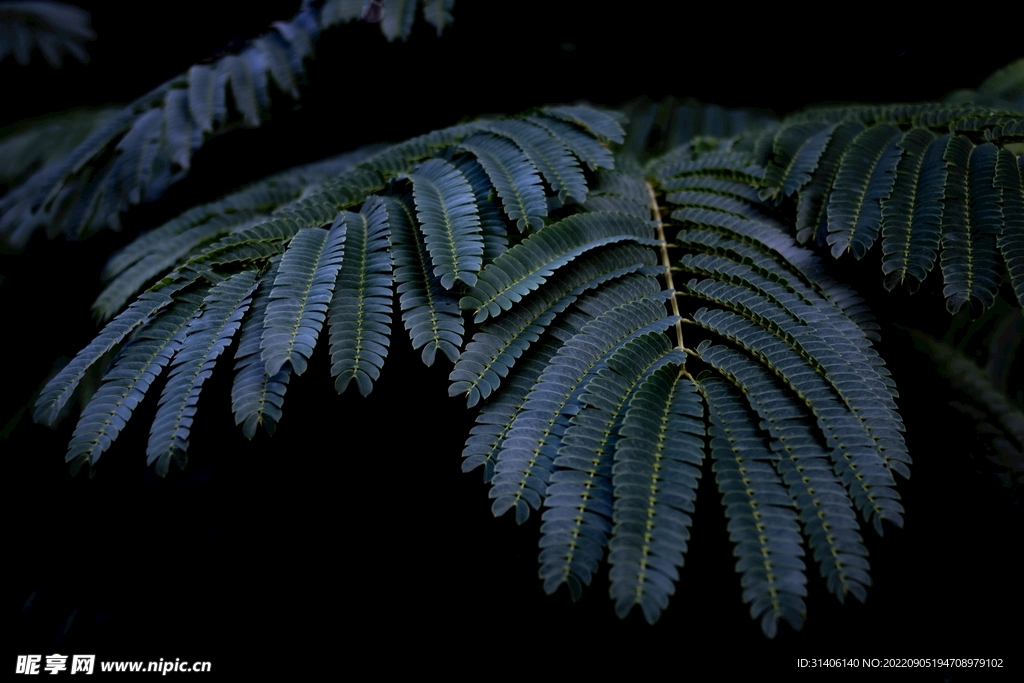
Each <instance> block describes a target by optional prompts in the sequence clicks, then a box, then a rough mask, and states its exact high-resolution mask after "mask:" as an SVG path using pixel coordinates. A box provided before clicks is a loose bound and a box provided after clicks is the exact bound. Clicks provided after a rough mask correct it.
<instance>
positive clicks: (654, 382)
mask: <svg viewBox="0 0 1024 683" xmlns="http://www.w3.org/2000/svg"><path fill="white" fill-rule="evenodd" d="M703 415H704V408H703V405H702V401H701V399H700V395H699V394H698V393H697V390H696V387H695V386H694V384H693V382H692V381H691V380H690V379H689V378H688V377H685V376H681V373H680V372H679V368H678V366H677V364H675V363H672V362H668V363H665V364H664V365H662V366H661V367H659V368H658V369H657V370H655V371H653V372H651V373H649V374H648V375H647V376H646V377H645V378H644V379H643V381H642V382H641V383H640V385H639V386H638V387H637V388H636V390H635V391H634V392H633V394H632V396H631V397H630V399H629V406H628V409H627V411H626V414H625V418H624V419H623V421H622V427H621V428H620V430H619V440H618V442H617V444H616V446H615V464H614V465H613V466H612V483H613V485H614V497H615V503H614V508H615V510H614V513H613V519H614V523H615V525H614V527H613V528H612V537H611V540H610V541H609V551H610V552H609V555H608V563H609V564H610V565H611V569H610V570H609V578H610V579H611V588H610V593H611V597H612V599H613V600H614V601H615V611H616V613H617V614H618V615H619V617H622V618H625V616H626V615H627V614H628V613H629V612H630V610H632V608H633V606H634V605H640V609H641V610H642V611H643V614H644V617H645V618H646V619H647V621H648V622H649V623H652V624H653V623H654V622H655V621H657V619H658V617H659V616H660V615H661V612H662V611H663V610H664V609H665V608H666V607H667V606H668V599H669V596H671V595H672V594H673V593H674V592H675V586H674V585H673V584H674V582H675V581H676V580H677V579H678V569H679V568H680V567H682V565H683V555H684V554H685V553H686V548H687V542H688V540H689V527H690V524H691V521H692V520H691V518H690V516H689V513H692V512H693V511H694V505H693V503H694V499H695V497H696V489H697V481H698V479H700V476H701V474H700V467H701V465H702V464H703V462H704V443H703V439H702V438H701V437H702V436H703V435H704V432H705V430H704V425H703V422H702V420H701V418H702V417H703Z"/></svg>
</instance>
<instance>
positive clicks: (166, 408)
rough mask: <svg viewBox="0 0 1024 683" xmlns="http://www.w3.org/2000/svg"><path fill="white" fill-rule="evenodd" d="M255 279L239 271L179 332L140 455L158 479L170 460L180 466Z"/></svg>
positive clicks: (217, 288) (212, 292) (218, 286)
mask: <svg viewBox="0 0 1024 683" xmlns="http://www.w3.org/2000/svg"><path fill="white" fill-rule="evenodd" d="M255 278H256V273H255V271H242V272H240V273H237V274H235V275H232V276H231V277H230V278H228V279H226V280H222V281H221V282H219V283H217V284H216V285H214V286H213V287H212V288H211V289H210V291H209V293H208V294H207V295H206V297H205V299H204V302H203V312H202V313H201V314H200V315H199V316H198V317H196V318H193V319H192V320H191V322H190V323H189V325H188V329H187V330H186V331H185V335H184V339H182V341H181V346H180V348H179V349H178V351H177V353H176V354H175V356H174V361H173V365H172V367H171V373H170V376H169V378H168V380H167V384H166V385H164V390H163V393H162V394H161V395H160V407H159V408H158V409H157V412H156V417H155V418H154V419H153V425H152V427H151V429H150V432H149V445H148V447H147V449H146V464H149V465H152V464H154V463H156V471H157V473H158V474H160V475H161V476H163V475H165V474H167V471H168V469H169V468H170V463H171V461H172V460H174V462H176V463H177V464H178V465H179V466H184V464H185V452H186V451H187V450H188V436H189V433H190V431H191V427H192V420H193V417H194V415H195V413H196V403H197V402H198V401H199V392H200V391H201V390H202V387H203V383H204V382H205V381H206V379H207V378H208V377H209V376H210V375H211V374H212V372H213V366H214V364H215V363H216V360H217V358H218V357H219V356H220V354H221V353H223V352H224V349H226V348H227V347H228V345H230V343H231V338H232V337H233V336H234V333H235V332H236V331H237V330H238V327H239V325H240V324H241V320H242V316H243V315H244V314H245V312H246V310H247V309H248V308H249V300H250V297H251V295H252V292H253V290H254V289H255V286H256V285H255Z"/></svg>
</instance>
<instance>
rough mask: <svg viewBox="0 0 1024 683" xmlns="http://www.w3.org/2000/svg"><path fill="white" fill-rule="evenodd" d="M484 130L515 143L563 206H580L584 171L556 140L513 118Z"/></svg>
mask: <svg viewBox="0 0 1024 683" xmlns="http://www.w3.org/2000/svg"><path fill="white" fill-rule="evenodd" d="M485 127H486V129H487V130H488V131H490V132H492V133H494V134H496V135H500V136H503V137H506V138H508V139H509V140H511V141H512V142H514V143H516V145H518V146H519V149H521V150H523V154H525V155H526V157H527V158H528V159H529V160H530V163H531V164H533V166H534V167H535V168H536V169H537V170H538V171H540V173H541V175H542V176H544V180H546V181H547V183H548V185H550V186H551V189H552V190H554V191H555V193H556V194H557V195H558V198H559V199H560V200H561V201H562V202H563V203H564V202H565V201H566V200H568V199H572V200H574V201H576V202H579V203H581V204H582V203H583V202H585V201H586V200H587V183H586V180H585V179H584V178H583V171H582V170H581V169H580V167H579V165H578V164H577V163H576V159H575V158H574V157H573V155H572V153H571V152H570V151H569V149H568V148H567V147H566V146H565V144H563V143H562V141H561V140H559V139H558V138H557V137H555V136H553V135H552V134H551V133H549V132H548V131H547V130H545V129H544V128H541V127H540V126H537V125H534V124H532V123H529V122H527V121H519V120H515V119H507V120H503V121H495V122H494V123H491V124H489V125H486V126H485Z"/></svg>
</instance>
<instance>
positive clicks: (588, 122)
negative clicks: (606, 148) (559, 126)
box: [544, 105, 626, 143]
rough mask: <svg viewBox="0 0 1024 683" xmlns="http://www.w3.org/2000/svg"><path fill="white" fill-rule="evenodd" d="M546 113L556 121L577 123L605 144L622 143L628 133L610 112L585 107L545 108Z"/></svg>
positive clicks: (563, 106) (562, 106)
mask: <svg viewBox="0 0 1024 683" xmlns="http://www.w3.org/2000/svg"><path fill="white" fill-rule="evenodd" d="M544 113H545V114H547V115H549V116H553V117H555V118H556V119H562V120H563V121H568V122H569V123H575V124H577V125H579V126H581V127H582V128H584V129H586V130H588V131H590V133H591V134H592V135H595V136H596V137H598V138H600V139H601V140H603V141H604V142H620V143H621V142H622V141H623V140H624V139H625V135H626V131H624V130H623V129H622V124H620V123H619V122H618V121H617V120H616V118H615V116H613V115H612V114H610V113H608V112H603V111H600V110H598V109H593V108H591V107H584V106H578V105H577V106H565V105H561V106H557V107H544Z"/></svg>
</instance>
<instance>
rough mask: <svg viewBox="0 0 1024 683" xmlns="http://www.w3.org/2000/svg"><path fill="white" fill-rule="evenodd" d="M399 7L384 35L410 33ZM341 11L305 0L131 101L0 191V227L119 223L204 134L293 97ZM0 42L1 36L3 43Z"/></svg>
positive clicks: (177, 171) (185, 162) (79, 231)
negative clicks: (254, 34)
mask: <svg viewBox="0 0 1024 683" xmlns="http://www.w3.org/2000/svg"><path fill="white" fill-rule="evenodd" d="M394 1H395V2H396V3H398V0H394ZM8 4H10V3H8ZM35 4H39V5H43V6H47V5H46V4H45V3H35ZM404 4H405V5H406V9H402V8H398V10H399V11H398V12H397V13H396V12H390V11H389V12H386V13H385V16H386V17H388V18H387V20H386V21H384V22H382V29H383V30H384V32H385V34H386V35H387V37H388V38H389V39H392V38H394V37H396V36H398V35H401V37H402V38H403V39H404V38H405V37H406V36H407V35H408V27H409V21H408V19H409V18H410V17H411V14H410V13H411V12H412V11H413V10H414V9H415V2H414V0H409V2H407V3H404ZM424 9H425V13H427V12H426V7H425V8H424ZM449 9H450V8H449ZM432 11H433V13H432V14H429V13H428V14H429V16H430V17H433V18H434V20H436V21H450V15H448V14H446V11H447V10H445V9H444V8H443V7H441V8H440V9H438V8H435V9H434V10H432ZM339 12H341V8H339V7H338V6H337V0H333V1H332V2H328V3H325V4H324V5H323V6H320V7H315V6H314V4H313V3H310V2H304V3H303V7H302V9H301V10H300V11H299V13H298V14H297V15H296V16H294V17H293V18H292V19H291V20H290V21H287V22H276V23H275V24H274V25H273V27H272V29H271V30H270V32H268V33H267V34H266V35H264V36H261V37H259V38H256V39H255V40H253V41H252V43H251V44H250V45H248V46H247V47H245V48H244V49H242V50H241V51H240V52H238V53H237V54H231V55H226V56H224V57H222V58H220V59H219V60H217V61H216V62H213V63H211V64H196V65H193V66H192V67H190V68H189V69H188V71H186V72H185V73H183V74H181V75H180V76H178V77H176V78H173V79H171V80H170V81H168V82H166V83H164V84H163V85H161V86H159V87H157V88H155V89H154V90H152V91H151V92H149V93H147V94H146V95H144V96H142V97H141V98H139V99H138V100H136V101H135V102H133V103H131V104H130V105H128V106H127V107H125V108H124V109H123V110H122V111H121V112H120V113H119V114H117V115H115V116H113V117H111V118H110V119H109V122H108V123H107V124H106V125H104V126H102V127H100V128H97V129H96V130H94V132H93V133H92V134H90V135H89V137H87V138H86V139H85V140H84V141H82V142H81V144H79V145H78V146H77V147H76V148H75V149H74V150H73V151H71V152H70V153H69V154H67V155H66V156H64V157H63V158H61V159H59V160H54V161H53V162H52V163H50V164H49V165H48V166H47V167H45V168H43V169H40V170H39V171H38V172H37V173H36V174H35V175H33V176H32V177H31V178H30V179H29V180H28V181H27V182H26V183H24V184H23V185H22V186H21V187H19V188H17V190H15V191H14V192H11V193H9V194H7V195H6V196H5V197H3V198H0V215H2V219H0V234H2V235H3V237H4V239H5V241H6V242H7V244H8V245H9V246H10V247H12V248H15V249H20V248H23V247H24V246H25V244H26V243H27V241H28V239H29V237H30V236H31V233H32V232H33V231H34V230H35V229H36V228H38V227H41V226H47V227H49V228H51V232H52V231H53V230H59V231H61V232H63V233H65V234H68V235H71V236H76V237H80V236H86V235H89V234H92V233H94V232H96V231H98V230H100V229H102V228H104V227H107V226H112V227H115V228H117V227H118V226H119V225H120V223H119V215H120V214H121V213H122V212H123V211H126V210H127V209H129V208H130V207H131V206H133V205H135V204H140V203H143V202H148V201H152V200H154V199H156V198H157V197H159V196H160V195H162V194H163V192H164V191H165V190H166V189H167V188H168V187H169V186H170V185H172V184H174V183H176V182H177V181H178V180H180V179H181V178H183V177H184V176H185V175H186V174H187V173H188V171H189V169H190V166H191V160H192V157H193V155H194V154H195V153H196V152H197V151H198V150H199V148H200V147H202V146H203V144H204V142H205V141H206V139H207V138H209V137H210V136H215V135H219V134H221V133H222V132H224V131H226V130H228V129H229V128H230V126H231V124H232V122H233V121H236V120H237V121H240V122H241V123H242V124H243V125H245V126H248V127H254V126H259V125H260V124H261V122H262V121H263V120H264V119H265V118H266V115H267V113H268V112H269V110H270V108H271V105H272V100H275V99H277V98H279V97H280V96H286V97H288V98H291V99H298V98H299V96H300V88H299V86H300V84H301V82H302V80H303V79H304V78H305V74H304V65H303V62H304V60H305V59H307V58H308V57H309V56H310V55H311V54H312V46H313V43H315V42H316V40H317V39H318V38H319V35H320V32H321V30H322V29H323V28H325V27H327V26H329V25H331V24H333V23H336V22H337V21H338V20H339V19H340V17H341V16H342V15H343V14H344V13H342V14H339ZM360 14H361V13H360ZM396 14H401V21H400V22H399V24H400V26H398V25H396V24H395V23H394V20H395V18H396ZM445 17H448V18H447V20H446V19H445ZM349 18H351V17H349ZM2 43H3V40H2V37H0V48H2ZM0 53H2V49H0ZM271 83H272V84H273V86H271ZM229 88H230V92H231V98H230V101H231V102H233V103H234V108H233V109H229V104H228V97H227V94H228V89H229Z"/></svg>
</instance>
